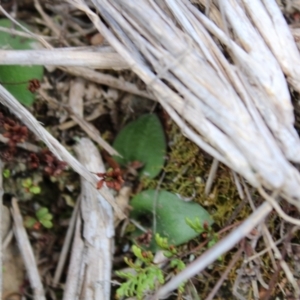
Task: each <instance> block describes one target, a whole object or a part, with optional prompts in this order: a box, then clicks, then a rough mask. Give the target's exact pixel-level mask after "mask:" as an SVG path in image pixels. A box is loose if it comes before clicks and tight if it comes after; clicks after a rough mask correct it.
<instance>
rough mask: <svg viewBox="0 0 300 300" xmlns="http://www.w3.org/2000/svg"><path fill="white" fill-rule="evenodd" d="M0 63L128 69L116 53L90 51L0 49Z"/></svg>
mask: <svg viewBox="0 0 300 300" xmlns="http://www.w3.org/2000/svg"><path fill="white" fill-rule="evenodd" d="M0 64H1V65H12V64H17V65H45V66H57V67H70V66H74V67H88V68H94V69H110V70H111V69H113V70H121V69H128V65H127V63H125V62H124V61H123V60H122V59H121V58H120V56H119V55H118V54H116V53H107V52H104V53H102V54H101V55H99V53H97V52H91V51H72V50H70V51H68V50H60V49H50V50H49V49H44V50H0Z"/></svg>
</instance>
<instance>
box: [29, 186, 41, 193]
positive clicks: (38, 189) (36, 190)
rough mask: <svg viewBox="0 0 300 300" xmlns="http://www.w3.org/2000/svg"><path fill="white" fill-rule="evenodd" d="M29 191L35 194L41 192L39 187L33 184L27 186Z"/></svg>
mask: <svg viewBox="0 0 300 300" xmlns="http://www.w3.org/2000/svg"><path fill="white" fill-rule="evenodd" d="M29 192H30V193H32V194H34V195H37V194H40V193H41V188H40V187H39V186H36V185H33V186H31V187H30V188H29Z"/></svg>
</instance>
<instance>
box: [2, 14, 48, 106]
mask: <svg viewBox="0 0 300 300" xmlns="http://www.w3.org/2000/svg"><path fill="white" fill-rule="evenodd" d="M21 24H22V25H24V26H25V27H28V26H27V25H26V24H24V23H22V22H21ZM0 26H3V27H6V28H12V27H13V25H12V22H11V21H10V20H8V19H0ZM17 29H18V30H21V29H20V28H17ZM34 43H35V40H33V39H28V38H24V37H20V36H17V35H12V34H10V33H7V32H3V31H1V32H0V48H1V49H15V50H26V49H33V44H34ZM43 73H44V68H43V66H19V65H0V81H1V82H2V83H3V86H4V87H5V88H6V89H7V90H8V91H9V92H10V93H11V94H12V95H13V96H15V98H16V99H17V100H18V101H20V102H21V103H23V104H25V105H27V106H30V105H31V104H32V103H33V102H34V94H33V93H31V92H30V91H29V90H28V84H29V81H30V80H32V79H38V80H41V79H42V78H43Z"/></svg>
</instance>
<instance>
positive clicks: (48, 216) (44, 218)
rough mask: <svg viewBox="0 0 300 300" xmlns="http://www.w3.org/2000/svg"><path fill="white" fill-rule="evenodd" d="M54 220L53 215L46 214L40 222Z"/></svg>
mask: <svg viewBox="0 0 300 300" xmlns="http://www.w3.org/2000/svg"><path fill="white" fill-rule="evenodd" d="M52 219H53V215H51V214H46V215H44V216H43V217H42V218H41V220H40V221H51V220H52Z"/></svg>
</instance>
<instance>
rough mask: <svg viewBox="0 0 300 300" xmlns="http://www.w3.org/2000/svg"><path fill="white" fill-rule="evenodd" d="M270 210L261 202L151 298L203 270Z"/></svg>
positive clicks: (161, 296) (161, 294)
mask: <svg viewBox="0 0 300 300" xmlns="http://www.w3.org/2000/svg"><path fill="white" fill-rule="evenodd" d="M271 211H272V206H271V205H270V204H269V203H268V202H265V203H263V204H262V205H261V206H260V207H258V208H257V210H256V211H255V212H253V213H252V214H251V215H250V216H249V217H248V218H247V219H246V220H245V221H244V222H243V223H242V224H241V225H240V226H239V227H238V228H236V229H235V230H234V231H233V232H231V233H230V234H229V235H228V236H227V237H225V238H224V239H222V240H221V241H220V242H218V243H217V244H216V245H215V246H213V247H212V248H211V249H209V250H207V251H206V252H205V253H204V254H203V255H201V256H200V257H199V258H197V259H196V260H195V261H194V262H193V263H191V264H190V265H189V266H187V268H186V269H184V270H183V271H182V272H180V273H179V274H178V275H176V276H175V277H173V278H172V279H171V280H170V281H169V282H168V283H167V284H165V285H164V286H163V287H162V288H160V289H159V290H158V292H157V293H156V294H155V295H154V297H153V298H152V300H155V299H160V298H163V297H165V296H166V295H167V294H168V293H169V292H171V291H172V290H174V289H176V288H177V287H178V286H179V285H180V284H181V283H182V282H183V281H185V280H187V279H189V278H191V277H193V276H195V275H196V274H197V273H199V272H201V271H202V270H204V269H205V268H206V267H207V266H208V265H210V264H211V263H213V262H214V261H215V260H217V259H218V257H220V256H221V255H223V254H224V253H226V252H227V251H229V250H230V249H231V248H232V247H234V245H236V244H237V243H238V242H239V241H240V240H241V239H242V238H243V237H245V236H246V235H247V234H248V233H249V232H250V231H251V230H252V229H253V228H254V227H255V226H257V225H258V224H259V223H261V222H262V221H263V220H264V219H265V217H266V216H267V215H268V214H269V213H270V212H271Z"/></svg>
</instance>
